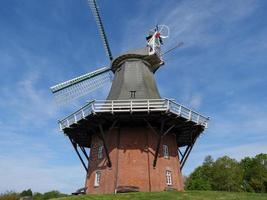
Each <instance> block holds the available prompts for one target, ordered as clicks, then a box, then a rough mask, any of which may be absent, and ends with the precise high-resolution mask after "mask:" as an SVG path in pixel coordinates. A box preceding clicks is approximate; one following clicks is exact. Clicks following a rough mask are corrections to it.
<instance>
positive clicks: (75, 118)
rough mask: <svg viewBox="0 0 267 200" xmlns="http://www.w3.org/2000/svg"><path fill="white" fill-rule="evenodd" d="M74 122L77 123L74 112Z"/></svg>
mask: <svg viewBox="0 0 267 200" xmlns="http://www.w3.org/2000/svg"><path fill="white" fill-rule="evenodd" d="M74 123H77V117H76V114H74Z"/></svg>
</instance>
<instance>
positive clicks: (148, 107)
mask: <svg viewBox="0 0 267 200" xmlns="http://www.w3.org/2000/svg"><path fill="white" fill-rule="evenodd" d="M146 103H147V112H148V113H149V112H150V110H149V109H150V106H149V99H147V100H146Z"/></svg>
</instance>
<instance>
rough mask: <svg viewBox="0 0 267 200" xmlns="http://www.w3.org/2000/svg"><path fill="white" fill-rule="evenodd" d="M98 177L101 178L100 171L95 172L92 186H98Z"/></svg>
mask: <svg viewBox="0 0 267 200" xmlns="http://www.w3.org/2000/svg"><path fill="white" fill-rule="evenodd" d="M100 178H101V172H100V171H96V172H95V181H94V187H99V186H100Z"/></svg>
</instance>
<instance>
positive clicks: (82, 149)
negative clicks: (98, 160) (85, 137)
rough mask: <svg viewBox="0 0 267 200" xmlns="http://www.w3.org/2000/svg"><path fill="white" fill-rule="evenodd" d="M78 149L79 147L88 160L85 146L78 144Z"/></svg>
mask: <svg viewBox="0 0 267 200" xmlns="http://www.w3.org/2000/svg"><path fill="white" fill-rule="evenodd" d="M80 149H81V151H82V152H83V155H84V156H85V157H86V159H87V160H88V162H89V156H88V154H87V153H86V150H85V148H84V147H81V146H80Z"/></svg>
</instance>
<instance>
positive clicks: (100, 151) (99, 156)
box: [97, 144, 104, 160]
mask: <svg viewBox="0 0 267 200" xmlns="http://www.w3.org/2000/svg"><path fill="white" fill-rule="evenodd" d="M103 148H104V146H103V145H102V144H101V145H99V146H98V147H97V159H99V160H100V159H102V158H103Z"/></svg>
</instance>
